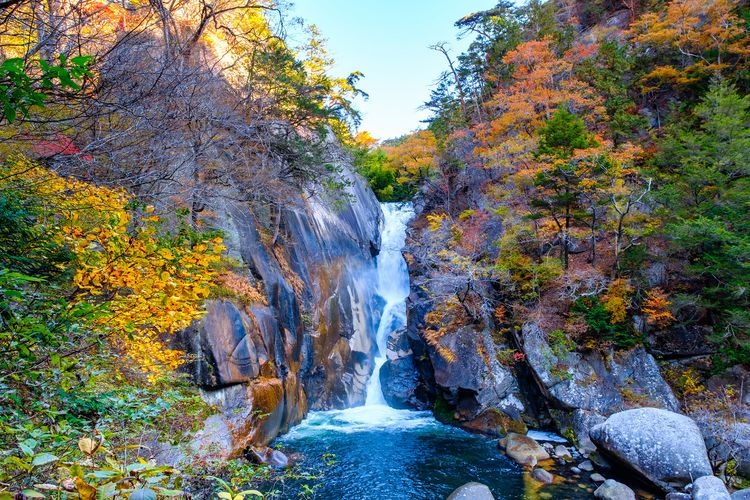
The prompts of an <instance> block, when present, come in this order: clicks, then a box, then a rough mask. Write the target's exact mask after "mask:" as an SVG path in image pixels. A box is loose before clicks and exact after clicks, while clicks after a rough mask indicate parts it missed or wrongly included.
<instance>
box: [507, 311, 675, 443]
mask: <svg viewBox="0 0 750 500" xmlns="http://www.w3.org/2000/svg"><path fill="white" fill-rule="evenodd" d="M521 336H522V342H523V351H524V353H525V354H526V359H527V361H528V363H529V366H530V367H531V370H532V372H533V375H534V378H535V380H536V381H537V385H538V386H539V388H540V389H541V391H542V393H543V394H544V396H545V398H546V399H547V400H548V402H549V404H550V406H551V408H552V410H551V412H550V413H551V415H552V417H553V418H554V419H555V421H556V424H557V426H558V429H559V430H560V432H563V433H565V434H566V435H567V433H568V432H569V431H572V432H573V434H574V435H575V437H576V440H577V441H578V443H579V445H580V448H581V451H583V452H590V451H593V446H592V443H591V442H590V441H589V437H588V431H589V429H590V428H591V427H592V426H593V425H596V424H598V423H601V421H602V420H603V419H604V417H607V416H609V415H612V414H613V413H616V412H618V411H622V410H626V409H629V408H633V407H640V406H652V407H657V408H664V409H667V410H671V411H678V409H679V407H680V406H679V402H678V401H677V398H675V396H674V394H673V393H672V390H671V389H670V388H669V385H667V383H666V382H665V381H664V379H663V378H662V376H661V373H660V372H659V367H658V366H657V364H656V361H655V360H654V358H653V356H651V355H650V354H648V353H647V352H646V351H645V350H644V349H642V348H638V349H634V350H631V351H628V352H624V353H615V354H613V355H612V356H611V357H605V356H603V355H602V354H600V353H586V354H582V353H578V352H568V351H566V350H565V349H564V347H559V346H554V345H550V343H549V341H548V339H547V335H546V334H545V333H544V332H543V331H542V330H541V328H539V326H538V325H536V324H535V323H527V324H526V325H524V326H523V329H522V333H521Z"/></svg>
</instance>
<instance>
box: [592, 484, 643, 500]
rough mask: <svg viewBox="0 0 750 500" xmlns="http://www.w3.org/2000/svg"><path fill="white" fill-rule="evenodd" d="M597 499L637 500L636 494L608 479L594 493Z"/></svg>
mask: <svg viewBox="0 0 750 500" xmlns="http://www.w3.org/2000/svg"><path fill="white" fill-rule="evenodd" d="M594 496H595V497H596V498H601V499H603V500H635V493H634V492H633V490H631V489H630V488H628V487H627V486H625V485H624V484H622V483H618V482H617V481H615V480H614V479H607V480H606V481H604V483H602V485H601V486H599V487H598V488H597V489H596V491H595V492H594Z"/></svg>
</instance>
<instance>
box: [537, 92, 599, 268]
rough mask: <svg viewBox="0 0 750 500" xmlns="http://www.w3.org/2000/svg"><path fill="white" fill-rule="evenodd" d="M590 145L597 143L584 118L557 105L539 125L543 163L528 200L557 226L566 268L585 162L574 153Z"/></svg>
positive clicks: (540, 213)
mask: <svg viewBox="0 0 750 500" xmlns="http://www.w3.org/2000/svg"><path fill="white" fill-rule="evenodd" d="M593 146H596V143H595V142H594V141H593V139H592V138H591V135H590V134H589V132H588V130H587V129H586V125H585V124H584V123H583V120H581V119H580V118H578V117H577V116H575V115H574V114H573V113H571V112H570V111H568V110H567V109H565V108H564V107H561V108H558V110H557V111H555V113H554V114H553V115H552V118H550V119H549V120H548V121H547V123H545V124H544V125H543V126H542V127H541V128H540V129H539V151H538V155H539V157H540V161H541V164H542V167H541V171H540V172H539V173H538V174H537V175H536V178H535V179H534V185H535V186H536V188H537V191H536V194H535V196H534V198H533V199H532V201H531V204H532V207H535V208H537V209H540V210H541V211H542V212H538V213H537V217H541V216H542V213H546V214H548V215H549V216H550V217H551V218H552V220H553V221H554V223H555V225H556V226H557V236H558V241H559V245H560V260H561V261H562V264H563V267H564V268H565V269H567V268H568V253H569V249H570V246H571V245H572V241H571V234H570V231H571V227H572V223H573V221H574V218H575V213H574V211H575V210H576V209H577V208H578V206H579V201H580V194H581V182H582V181H583V179H584V177H585V175H586V173H585V171H582V168H581V167H582V166H584V165H587V162H585V161H579V160H581V158H580V157H575V156H574V155H575V153H576V151H577V150H585V149H588V148H590V147H593Z"/></svg>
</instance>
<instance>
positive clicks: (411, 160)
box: [383, 130, 438, 189]
mask: <svg viewBox="0 0 750 500" xmlns="http://www.w3.org/2000/svg"><path fill="white" fill-rule="evenodd" d="M383 150H384V151H385V154H386V155H387V156H388V165H389V168H391V169H392V170H393V171H394V172H396V175H397V176H398V182H399V183H400V184H406V185H408V186H410V187H411V188H412V189H416V187H417V186H419V185H420V184H421V183H423V182H425V181H427V180H429V179H430V177H431V176H432V175H433V174H435V172H436V171H437V168H438V144H437V139H436V138H435V134H433V133H432V131H430V130H420V131H418V132H414V133H412V134H409V135H407V136H406V137H404V138H402V139H400V140H399V141H398V142H397V143H396V144H393V145H386V146H384V147H383Z"/></svg>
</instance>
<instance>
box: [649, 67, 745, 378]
mask: <svg viewBox="0 0 750 500" xmlns="http://www.w3.org/2000/svg"><path fill="white" fill-rule="evenodd" d="M694 119H695V123H694V124H693V123H692V122H690V121H689V122H687V123H685V124H682V125H678V126H675V127H674V128H673V129H672V130H671V131H670V133H669V135H668V136H667V137H666V138H665V139H664V141H663V152H662V154H661V155H659V157H658V158H657V165H658V166H659V167H660V170H661V180H662V182H663V183H664V187H663V188H662V189H661V190H660V193H659V196H657V197H656V198H657V199H661V200H663V201H664V207H665V209H666V210H667V213H666V214H665V217H666V219H667V225H666V228H665V229H666V236H667V237H669V238H670V239H671V240H672V242H673V251H674V252H675V253H677V254H678V255H682V256H683V257H684V258H685V259H686V261H687V262H689V265H688V269H687V271H688V273H689V274H690V275H692V276H693V277H694V278H695V279H697V280H699V282H700V288H698V289H696V292H697V293H698V294H699V296H700V299H701V302H702V303H703V304H704V305H705V307H706V308H707V309H708V310H709V311H710V312H711V314H712V315H713V318H712V319H713V321H714V324H715V329H716V340H717V341H718V342H720V345H721V348H722V352H723V354H724V359H725V361H726V362H730V363H731V362H739V361H741V362H744V363H747V362H748V361H750V315H749V314H748V310H750V292H749V291H748V288H747V283H748V282H750V237H748V235H750V205H748V203H747V200H748V198H749V197H750V167H749V165H750V98H748V97H747V96H740V95H739V94H738V93H737V90H736V89H735V88H734V87H733V86H731V85H729V84H727V83H726V82H723V81H721V80H716V81H714V82H713V83H712V84H711V87H710V88H709V91H708V92H707V93H706V95H705V96H704V97H703V99H702V100H701V102H700V103H699V104H698V105H697V106H696V107H695V109H694Z"/></svg>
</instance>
